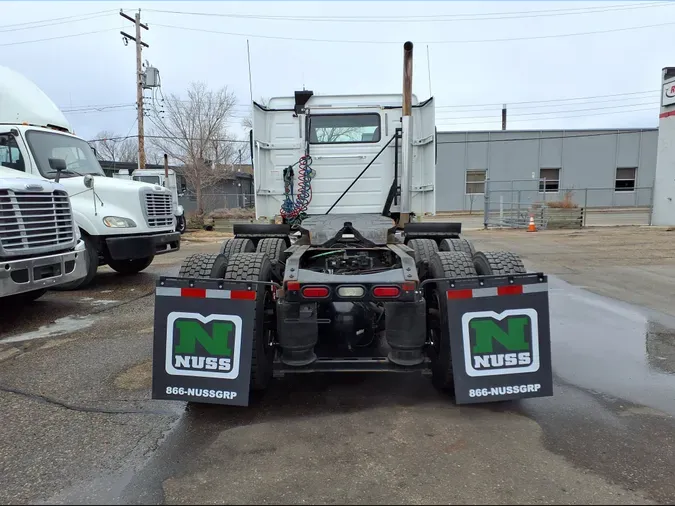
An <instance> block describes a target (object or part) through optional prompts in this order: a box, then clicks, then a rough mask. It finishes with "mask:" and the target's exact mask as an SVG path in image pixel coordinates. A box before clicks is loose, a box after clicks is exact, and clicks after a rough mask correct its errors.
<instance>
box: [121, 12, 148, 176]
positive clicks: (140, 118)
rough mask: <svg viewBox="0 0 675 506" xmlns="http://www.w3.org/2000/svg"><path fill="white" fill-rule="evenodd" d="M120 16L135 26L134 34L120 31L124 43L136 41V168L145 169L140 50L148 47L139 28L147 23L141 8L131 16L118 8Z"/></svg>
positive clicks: (146, 28)
mask: <svg viewBox="0 0 675 506" xmlns="http://www.w3.org/2000/svg"><path fill="white" fill-rule="evenodd" d="M120 16H122V17H123V18H125V19H127V20H129V21H131V22H132V23H134V25H135V26H136V36H135V37H132V36H131V35H129V34H128V33H125V32H120V33H121V34H122V36H123V37H124V39H125V40H124V44H125V45H126V44H127V40H126V39H131V40H133V41H134V42H135V43H136V108H137V109H138V168H139V169H141V170H142V169H145V134H144V128H143V119H144V116H143V64H142V63H141V62H142V57H141V52H142V49H143V46H145V47H147V48H149V47H150V46H149V45H147V44H146V43H145V42H143V41H142V40H141V28H144V29H145V30H148V25H145V24H143V23H141V10H140V9H138V12H137V13H136V15H135V16H134V17H133V18H132V17H131V16H127V15H126V14H125V13H124V12H122V10H121V9H120Z"/></svg>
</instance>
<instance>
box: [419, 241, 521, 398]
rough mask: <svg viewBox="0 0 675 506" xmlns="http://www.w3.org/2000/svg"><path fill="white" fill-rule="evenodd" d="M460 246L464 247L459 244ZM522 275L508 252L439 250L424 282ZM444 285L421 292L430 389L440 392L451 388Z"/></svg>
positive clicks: (447, 315)
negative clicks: (424, 305) (424, 311)
mask: <svg viewBox="0 0 675 506" xmlns="http://www.w3.org/2000/svg"><path fill="white" fill-rule="evenodd" d="M445 241H449V240H448V239H445V240H444V241H442V243H445ZM466 242H467V243H468V241H466ZM461 247H462V248H464V247H466V246H465V245H464V244H462V245H461ZM524 273H526V270H525V266H524V265H523V262H522V260H521V259H520V258H519V257H518V256H517V255H515V254H513V253H510V252H508V251H497V252H481V251H478V252H475V253H473V254H469V253H468V252H467V251H458V250H454V251H448V250H443V251H439V252H437V253H436V254H434V255H433V256H432V257H431V258H430V260H429V268H428V276H427V279H439V278H451V279H461V278H474V277H476V276H489V275H508V274H524ZM446 284H447V283H444V282H439V283H432V284H430V285H429V286H428V287H427V289H426V290H425V298H426V301H427V334H428V338H429V339H428V341H429V344H430V345H429V357H430V359H431V378H432V382H433V384H434V386H435V387H436V388H438V389H439V390H444V391H446V390H449V389H451V388H452V387H453V383H454V381H453V378H454V377H453V369H452V353H451V346H450V338H451V336H450V323H449V314H448V304H447V295H446V290H447V287H446Z"/></svg>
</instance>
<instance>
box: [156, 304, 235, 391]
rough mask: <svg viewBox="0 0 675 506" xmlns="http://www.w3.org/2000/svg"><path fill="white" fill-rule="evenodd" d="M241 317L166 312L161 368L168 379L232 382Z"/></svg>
mask: <svg viewBox="0 0 675 506" xmlns="http://www.w3.org/2000/svg"><path fill="white" fill-rule="evenodd" d="M241 325H242V322H241V318H240V317H239V316H236V315H218V314H216V315H211V316H207V317H204V316H202V315H200V314H198V313H182V312H173V313H170V314H169V316H168V318H167V322H166V360H165V369H166V372H167V373H168V374H171V375H172V376H196V377H201V378H217V379H230V380H231V379H235V378H236V377H237V376H238V375H239V353H240V350H241Z"/></svg>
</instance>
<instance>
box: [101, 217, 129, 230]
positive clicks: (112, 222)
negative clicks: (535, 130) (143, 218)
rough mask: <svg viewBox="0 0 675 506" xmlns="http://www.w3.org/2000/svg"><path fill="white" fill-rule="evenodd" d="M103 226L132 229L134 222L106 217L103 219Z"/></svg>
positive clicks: (127, 219)
mask: <svg viewBox="0 0 675 506" xmlns="http://www.w3.org/2000/svg"><path fill="white" fill-rule="evenodd" d="M103 224H104V225H105V226H106V227H110V228H133V227H135V226H136V223H134V220H130V219H129V218H121V217H119V216H106V217H105V218H103Z"/></svg>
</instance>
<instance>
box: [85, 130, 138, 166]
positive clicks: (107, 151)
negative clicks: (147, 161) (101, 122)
mask: <svg viewBox="0 0 675 506" xmlns="http://www.w3.org/2000/svg"><path fill="white" fill-rule="evenodd" d="M91 144H93V146H94V148H96V152H97V154H98V158H99V160H107V161H111V162H135V161H137V160H138V141H137V140H136V139H135V138H126V137H122V136H120V135H117V134H115V133H114V132H111V131H108V130H103V131H101V132H99V133H98V134H96V137H95V140H94V141H93V142H92V143H91Z"/></svg>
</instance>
